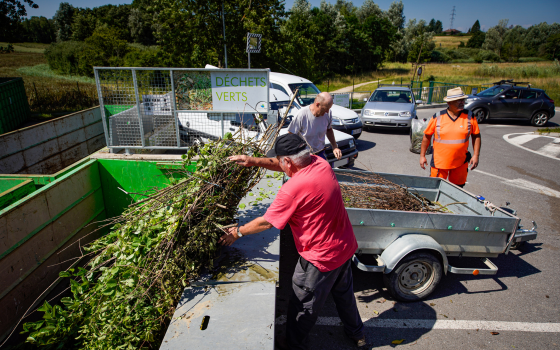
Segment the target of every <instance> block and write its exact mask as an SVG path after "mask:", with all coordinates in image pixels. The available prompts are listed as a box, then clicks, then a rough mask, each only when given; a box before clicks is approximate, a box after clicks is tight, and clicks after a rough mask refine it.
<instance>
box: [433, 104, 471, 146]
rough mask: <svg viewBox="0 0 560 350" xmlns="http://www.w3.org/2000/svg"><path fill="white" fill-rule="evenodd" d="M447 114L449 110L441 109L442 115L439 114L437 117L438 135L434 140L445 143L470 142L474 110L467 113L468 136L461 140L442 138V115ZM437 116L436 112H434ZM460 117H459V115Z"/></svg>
mask: <svg viewBox="0 0 560 350" xmlns="http://www.w3.org/2000/svg"><path fill="white" fill-rule="evenodd" d="M444 114H447V111H441V113H440V115H438V116H437V118H436V137H435V139H434V142H438V143H444V144H448V145H449V144H461V143H465V142H469V137H470V136H471V128H472V126H471V119H472V112H471V111H468V113H467V137H465V138H464V139H461V140H442V139H441V135H440V131H441V116H442V115H444ZM434 116H435V114H434ZM457 118H459V117H457Z"/></svg>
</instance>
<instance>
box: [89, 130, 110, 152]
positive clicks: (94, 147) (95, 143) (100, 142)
mask: <svg viewBox="0 0 560 350" xmlns="http://www.w3.org/2000/svg"><path fill="white" fill-rule="evenodd" d="M105 146H107V142H105V134H101V135H97V136H96V137H94V138H92V139H89V140H87V149H88V155H89V154H92V153H93V152H95V151H98V150H100V149H102V148H103V147H105Z"/></svg>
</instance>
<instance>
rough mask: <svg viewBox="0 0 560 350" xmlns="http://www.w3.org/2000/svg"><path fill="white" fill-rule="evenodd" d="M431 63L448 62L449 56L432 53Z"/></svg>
mask: <svg viewBox="0 0 560 350" xmlns="http://www.w3.org/2000/svg"><path fill="white" fill-rule="evenodd" d="M431 62H449V56H448V55H447V54H446V53H445V52H443V51H439V50H434V51H432V57H431Z"/></svg>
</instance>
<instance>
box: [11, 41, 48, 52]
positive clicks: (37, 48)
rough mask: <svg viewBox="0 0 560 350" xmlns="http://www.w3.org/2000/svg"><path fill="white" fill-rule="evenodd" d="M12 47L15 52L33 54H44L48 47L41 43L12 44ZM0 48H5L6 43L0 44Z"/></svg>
mask: <svg viewBox="0 0 560 350" xmlns="http://www.w3.org/2000/svg"><path fill="white" fill-rule="evenodd" d="M12 45H13V46H14V51H15V52H33V53H44V52H45V49H46V48H47V47H48V46H49V44H41V43H17V44H12ZM0 46H3V47H6V46H8V43H6V42H0Z"/></svg>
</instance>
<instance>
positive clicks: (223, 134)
mask: <svg viewBox="0 0 560 350" xmlns="http://www.w3.org/2000/svg"><path fill="white" fill-rule="evenodd" d="M220 114H221V115H222V138H224V136H225V133H224V112H222V113H220Z"/></svg>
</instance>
